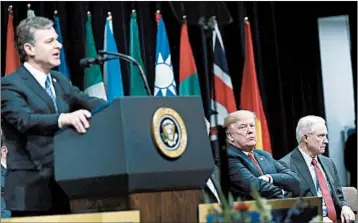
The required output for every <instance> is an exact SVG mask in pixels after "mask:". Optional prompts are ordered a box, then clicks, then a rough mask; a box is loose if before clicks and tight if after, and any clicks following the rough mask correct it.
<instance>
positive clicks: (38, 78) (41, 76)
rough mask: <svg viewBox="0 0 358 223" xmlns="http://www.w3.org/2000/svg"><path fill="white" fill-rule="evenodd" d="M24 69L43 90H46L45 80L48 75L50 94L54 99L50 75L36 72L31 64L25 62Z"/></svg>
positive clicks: (54, 94)
mask: <svg viewBox="0 0 358 223" xmlns="http://www.w3.org/2000/svg"><path fill="white" fill-rule="evenodd" d="M24 67H25V68H26V69H27V70H28V71H29V72H30V74H31V75H32V76H33V77H34V78H35V79H36V81H37V82H38V83H39V84H40V85H41V87H42V88H43V89H45V90H46V87H45V82H46V78H47V75H48V76H49V77H50V86H51V91H52V94H53V96H54V97H55V98H56V92H55V88H54V87H53V84H52V77H51V74H50V73H48V74H45V73H43V72H42V71H40V70H38V69H37V68H35V67H33V66H32V65H31V64H29V63H27V62H25V63H24Z"/></svg>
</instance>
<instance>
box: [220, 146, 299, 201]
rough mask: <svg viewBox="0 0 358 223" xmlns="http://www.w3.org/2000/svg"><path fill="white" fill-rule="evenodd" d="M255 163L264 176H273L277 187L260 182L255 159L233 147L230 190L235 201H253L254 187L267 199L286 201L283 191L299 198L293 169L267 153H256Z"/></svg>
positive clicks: (229, 150)
mask: <svg viewBox="0 0 358 223" xmlns="http://www.w3.org/2000/svg"><path fill="white" fill-rule="evenodd" d="M253 153H254V156H255V159H256V160H257V162H258V163H259V165H260V167H261V170H262V171H263V173H264V174H269V175H271V177H272V179H273V184H270V183H268V182H266V181H264V180H261V179H259V178H258V177H259V176H261V173H260V171H259V170H258V168H257V167H256V166H255V164H254V163H253V162H252V161H251V159H250V158H249V157H248V156H247V155H246V154H245V153H243V152H242V151H241V150H240V149H238V148H236V147H235V146H233V145H230V146H229V147H228V148H227V156H228V172H229V181H230V184H229V188H230V192H231V193H232V194H233V196H234V198H240V199H242V200H252V197H251V195H250V194H251V185H253V186H254V187H255V188H256V189H257V190H258V192H259V193H260V195H261V196H262V197H265V198H284V195H283V193H282V189H283V190H285V191H287V192H292V193H293V194H299V180H298V179H299V178H298V176H297V175H296V174H295V173H294V172H292V171H291V170H290V169H288V168H286V167H284V166H282V165H281V164H280V163H278V162H277V161H276V160H274V159H273V158H272V156H271V154H270V153H268V152H266V151H264V150H253Z"/></svg>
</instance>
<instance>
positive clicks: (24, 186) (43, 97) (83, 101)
mask: <svg viewBox="0 0 358 223" xmlns="http://www.w3.org/2000/svg"><path fill="white" fill-rule="evenodd" d="M16 35H17V36H16V44H17V46H18V53H19V55H20V58H21V61H22V63H23V64H22V65H21V66H20V67H19V68H18V70H17V71H15V72H14V73H12V74H10V75H8V76H6V77H4V78H2V80H1V125H2V130H3V134H4V136H5V139H6V143H7V148H8V157H7V159H8V160H7V166H8V168H7V171H8V172H7V175H6V185H5V193H4V194H5V201H6V206H7V208H8V209H10V210H11V211H12V216H13V217H19V216H34V215H49V214H64V213H68V212H69V211H70V208H69V202H68V199H67V198H66V195H65V194H64V192H63V191H62V189H61V188H60V187H59V186H58V185H57V183H56V182H55V180H54V169H53V168H54V162H53V138H54V135H55V133H56V131H57V130H59V129H60V128H63V127H66V126H69V127H74V128H75V129H76V131H77V132H79V133H85V132H86V129H87V128H89V122H88V120H87V119H89V118H90V117H91V113H90V112H89V111H88V110H90V109H93V108H95V107H97V106H100V105H102V104H104V103H106V102H105V101H103V100H101V99H97V98H93V97H89V96H87V95H85V94H84V93H83V92H80V90H79V89H78V88H77V87H75V86H72V85H71V83H70V82H69V81H68V80H67V78H66V77H65V76H64V75H63V74H61V73H59V72H55V71H52V70H51V69H52V68H54V67H56V66H58V65H60V62H61V61H60V49H61V48H62V45H61V43H59V42H58V40H57V38H58V36H57V33H56V31H55V29H54V28H53V22H52V21H51V20H49V19H47V18H43V17H32V18H27V19H25V20H23V21H21V22H20V24H19V25H18V27H17V29H16ZM75 109H79V110H75Z"/></svg>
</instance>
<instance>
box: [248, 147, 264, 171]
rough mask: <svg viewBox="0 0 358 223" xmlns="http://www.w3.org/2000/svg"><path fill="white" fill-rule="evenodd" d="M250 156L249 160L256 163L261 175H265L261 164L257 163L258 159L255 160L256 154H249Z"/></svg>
mask: <svg viewBox="0 0 358 223" xmlns="http://www.w3.org/2000/svg"><path fill="white" fill-rule="evenodd" d="M248 156H249V158H250V159H251V160H252V162H254V164H255V166H256V167H257V169H259V171H260V173H261V174H262V175H264V172H262V170H261V167H260V165H259V163H258V162H257V161H256V159H255V156H254V153H253V152H249V154H248Z"/></svg>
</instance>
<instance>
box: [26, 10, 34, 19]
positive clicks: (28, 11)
mask: <svg viewBox="0 0 358 223" xmlns="http://www.w3.org/2000/svg"><path fill="white" fill-rule="evenodd" d="M35 16H36V15H35V11H34V10H32V9H30V8H29V9H28V10H27V18H31V17H35Z"/></svg>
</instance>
